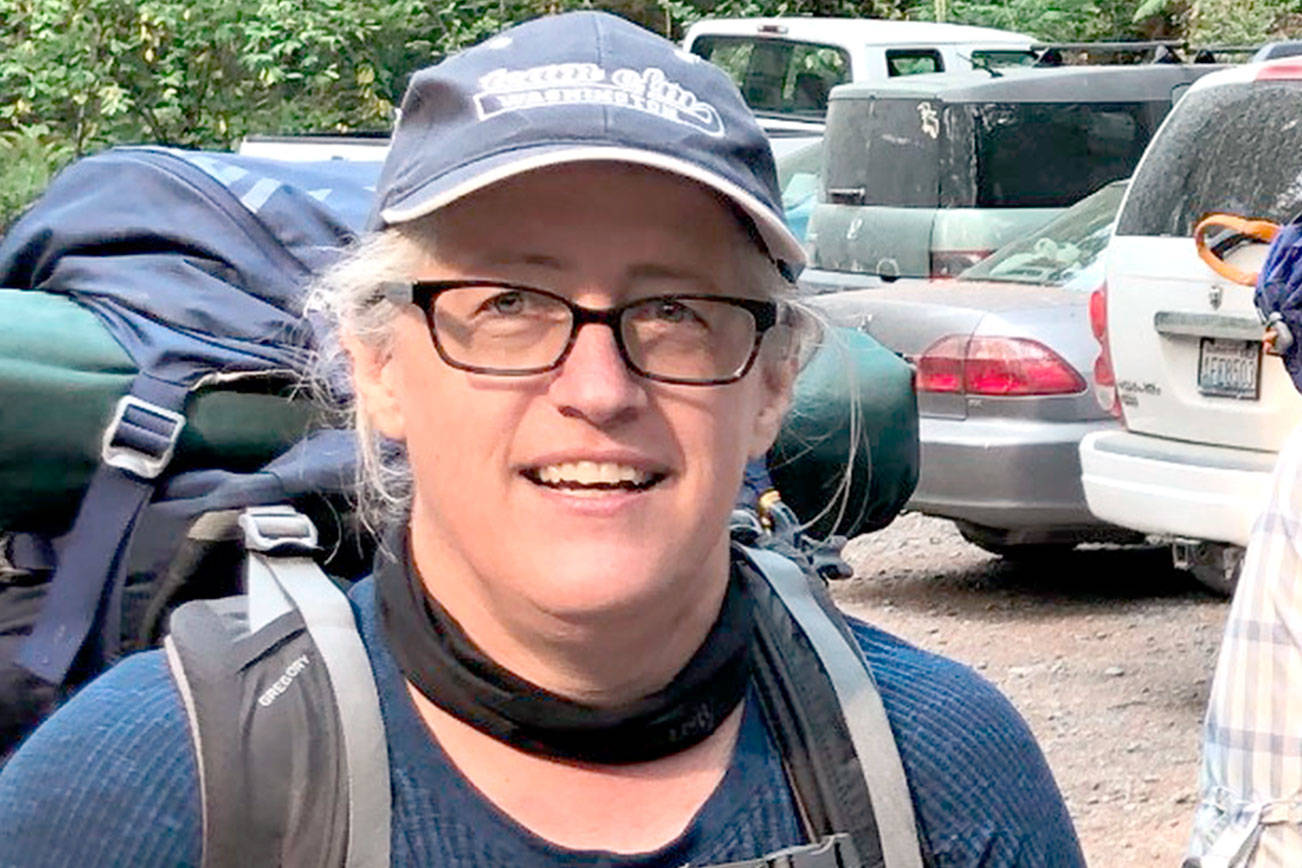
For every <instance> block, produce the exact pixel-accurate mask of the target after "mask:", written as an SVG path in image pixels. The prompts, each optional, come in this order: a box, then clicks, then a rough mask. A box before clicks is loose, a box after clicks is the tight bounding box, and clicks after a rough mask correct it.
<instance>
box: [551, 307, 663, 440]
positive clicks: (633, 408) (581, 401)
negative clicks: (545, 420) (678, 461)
mask: <svg viewBox="0 0 1302 868" xmlns="http://www.w3.org/2000/svg"><path fill="white" fill-rule="evenodd" d="M548 393H549V395H550V396H551V398H552V400H553V402H555V404H556V406H557V409H559V410H560V411H561V413H562V414H564V415H568V416H576V417H581V418H584V419H587V420H588V421H589V422H591V423H593V424H594V425H599V426H603V427H604V426H608V425H611V424H614V423H617V422H621V421H624V420H626V419H627V418H631V417H632V416H634V415H636V414H637V413H638V411H640V410H641V409H642V408H643V407H645V406H646V399H647V395H646V390H645V381H644V380H643V379H642V378H641V377H639V376H638V375H637V374H635V373H633V372H632V371H631V370H629V367H628V365H626V364H625V363H624V357H623V356H622V355H621V354H620V352H619V346H618V345H617V344H616V343H615V334H614V332H613V331H611V329H610V327H609V326H606V325H602V324H597V323H589V324H587V325H584V326H582V327H581V328H580V329H579V332H578V334H577V335H575V337H574V346H573V347H572V348H571V349H570V352H569V355H568V356H566V358H565V362H564V363H563V364H562V365H561V366H560V368H559V369H558V370H557V372H556V375H555V378H554V379H553V380H552V383H551V386H550V388H549V390H548Z"/></svg>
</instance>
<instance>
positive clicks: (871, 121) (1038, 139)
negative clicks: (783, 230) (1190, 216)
mask: <svg viewBox="0 0 1302 868" xmlns="http://www.w3.org/2000/svg"><path fill="white" fill-rule="evenodd" d="M1169 108H1170V105H1169V103H1167V102H1166V101H1165V100H1160V101H1156V102H1125V103H1093V102H1091V103H1047V102H1046V103H1020V102H1019V103H945V102H942V101H940V100H927V99H921V100H919V99H841V100H836V101H834V102H833V103H832V105H831V107H830V108H829V110H828V115H827V132H826V142H827V175H826V182H827V197H828V201H829V202H832V203H839V204H849V205H885V206H894V207H929V208H936V207H942V208H974V207H975V208H1065V207H1067V206H1069V205H1071V204H1073V203H1075V202H1077V201H1079V200H1080V199H1081V198H1083V197H1085V196H1087V195H1089V193H1091V192H1092V191H1094V190H1097V189H1098V188H1099V187H1101V186H1103V185H1104V184H1106V183H1108V182H1109V181H1116V180H1120V179H1121V178H1125V177H1127V176H1128V175H1130V173H1131V172H1132V171H1134V168H1135V165H1136V164H1137V163H1138V162H1139V158H1140V156H1141V155H1142V154H1143V153H1144V148H1145V146H1146V145H1147V144H1148V142H1149V140H1150V139H1151V138H1152V136H1153V133H1154V131H1155V130H1156V129H1157V127H1158V125H1159V124H1160V123H1161V119H1162V117H1163V116H1164V115H1165V114H1166V112H1167V110H1168V109H1169Z"/></svg>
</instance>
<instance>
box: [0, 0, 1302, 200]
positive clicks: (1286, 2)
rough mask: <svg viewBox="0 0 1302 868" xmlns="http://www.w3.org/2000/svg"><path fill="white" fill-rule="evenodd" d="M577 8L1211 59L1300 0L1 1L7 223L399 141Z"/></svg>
mask: <svg viewBox="0 0 1302 868" xmlns="http://www.w3.org/2000/svg"><path fill="white" fill-rule="evenodd" d="M579 8H604V9H609V10H610V11H613V12H615V13H617V14H620V15H623V16H624V17H626V18H630V19H632V20H634V21H637V22H639V23H641V24H643V25H644V26H647V27H649V28H651V29H653V30H656V31H658V32H660V33H662V34H664V35H666V36H669V37H670V38H674V39H678V38H681V36H682V34H683V31H684V30H685V29H686V28H687V26H688V25H690V24H691V23H692V22H694V21H696V20H698V19H700V18H702V17H705V16H707V15H709V16H715V17H721V16H759V15H816V16H845V17H860V16H866V17H880V18H903V17H908V18H919V19H933V18H936V17H937V16H939V17H942V18H944V19H945V20H948V21H957V22H963V23H968V24H984V25H987V26H992V27H1000V28H1004V29H1009V30H1016V31H1020V32H1023V33H1029V34H1031V35H1033V36H1036V37H1039V38H1041V39H1051V40H1084V39H1122V38H1135V37H1145V36H1148V37H1152V36H1163V37H1176V38H1179V37H1182V36H1185V35H1186V34H1187V35H1188V36H1189V37H1190V38H1191V39H1193V40H1195V41H1198V42H1201V43H1208V42H1257V41H1261V40H1263V39H1265V38H1267V37H1268V36H1271V37H1276V38H1278V37H1279V36H1281V35H1283V34H1284V33H1285V32H1286V31H1287V30H1288V29H1289V27H1290V26H1291V27H1296V26H1297V23H1298V21H1299V20H1300V16H1299V13H1302V0H208V2H205V3H202V4H197V3H194V2H193V0H0V158H3V159H4V164H3V165H4V167H3V169H0V186H2V189H0V225H3V224H4V222H5V221H6V220H7V219H9V218H10V217H12V215H13V214H14V213H15V211H16V210H17V209H18V208H19V207H20V206H21V204H22V203H23V202H25V201H27V199H28V198H29V197H30V195H31V194H32V192H33V191H35V190H37V189H39V188H40V187H41V186H42V185H43V184H44V183H45V181H46V180H47V179H48V178H49V176H50V175H51V174H52V173H53V172H54V171H55V170H57V169H58V168H59V167H60V166H62V165H63V164H65V163H66V162H68V161H69V160H71V159H73V158H75V157H76V156H79V155H81V154H85V153H88V152H91V151H94V150H97V149H100V148H102V147H105V146H107V145H110V144H115V143H120V142H141V141H148V142H158V143H164V144H172V145H181V146H193V147H229V146H231V145H234V144H235V143H236V142H238V141H239V140H240V139H241V138H242V137H243V136H244V135H246V134H248V133H251V132H262V133H294V132H307V131H314V132H321V131H332V130H333V131H341V132H342V131H348V130H356V129H368V128H370V129H374V128H384V127H387V126H388V123H389V118H390V116H391V113H392V110H393V106H394V104H395V103H396V102H397V101H398V99H399V98H400V97H401V94H402V90H403V88H404V87H405V86H406V79H407V76H408V75H409V74H410V72H411V71H412V70H414V69H416V68H419V67H421V66H424V65H426V64H428V63H430V62H433V61H434V60H437V59H438V58H439V57H441V56H443V55H445V54H448V53H450V52H453V51H456V50H458V49H460V48H463V47H465V46H467V45H470V44H472V43H475V42H478V41H480V40H481V39H483V38H484V37H486V36H488V35H489V34H492V33H495V32H497V31H498V30H500V29H501V28H503V27H505V26H507V25H509V24H511V23H514V22H518V21H522V20H525V19H528V18H532V17H535V16H537V15H541V14H545V13H549V12H561V11H565V10H569V9H579Z"/></svg>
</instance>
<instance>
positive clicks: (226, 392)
mask: <svg viewBox="0 0 1302 868" xmlns="http://www.w3.org/2000/svg"><path fill="white" fill-rule="evenodd" d="M378 169H379V167H378V164H366V163H344V162H333V163H321V164H313V163H281V162H278V161H271V160H259V159H255V158H249V157H241V156H238V155H234V154H226V153H215V152H195V151H180V150H172V149H166V148H154V147H131V148H114V149H111V150H108V151H106V152H104V153H101V154H98V155H95V156H92V157H89V158H86V159H83V160H81V161H79V162H77V163H75V164H73V165H72V166H70V167H69V168H68V169H66V170H65V171H64V172H62V173H61V174H60V175H59V176H58V177H57V178H56V179H55V180H54V181H53V182H52V183H51V184H50V186H49V188H48V190H47V191H46V192H45V194H44V195H43V196H42V197H41V198H40V199H39V200H38V201H37V202H36V203H35V204H34V205H33V206H32V207H31V208H30V209H29V210H28V211H27V212H26V213H25V214H24V215H23V216H22V217H21V218H20V219H19V220H18V221H17V222H16V223H15V224H14V225H13V226H12V227H11V228H10V229H9V231H8V233H7V234H6V235H5V237H4V238H3V240H2V241H0V286H3V287H6V289H5V290H3V291H0V310H3V311H7V312H8V313H0V323H4V324H5V328H4V330H3V337H0V443H4V444H5V447H6V448H5V449H0V490H3V492H4V496H3V497H0V501H2V502H3V503H2V504H0V532H3V535H0V758H2V757H3V756H4V755H5V754H6V753H7V750H8V749H9V748H11V747H12V746H13V744H15V743H16V741H17V740H18V739H19V738H20V737H21V736H22V735H23V734H24V733H25V732H26V731H28V730H29V729H31V728H32V727H33V726H34V725H35V724H36V723H37V722H39V720H40V719H41V718H42V717H43V716H44V715H46V714H48V713H49V711H50V710H52V708H53V707H54V706H55V705H57V704H58V703H59V702H61V701H62V700H63V699H64V698H66V696H67V695H68V694H69V693H70V692H71V690H73V689H74V688H75V687H76V686H78V685H79V684H81V683H83V682H84V681H86V680H87V679H88V678H90V677H91V676H93V675H95V674H97V673H98V672H99V671H101V670H102V669H104V668H105V667H106V666H107V665H108V664H109V663H111V662H112V661H113V660H114V659H115V658H117V657H118V656H119V655H120V653H121V652H122V651H123V650H130V649H132V648H134V647H142V646H144V645H148V644H150V643H151V642H156V641H157V639H158V634H159V632H161V625H162V623H163V618H164V616H165V614H166V611H167V610H168V609H169V608H171V607H172V606H174V605H175V604H176V603H178V602H180V601H183V600H184V599H187V598H191V597H195V596H206V597H219V596H225V595H227V594H230V593H234V592H237V591H239V590H240V589H241V587H242V586H241V583H240V569H239V565H240V564H241V563H242V558H243V552H242V548H241V545H240V541H239V539H238V537H236V536H232V535H231V534H230V532H229V530H230V528H229V524H230V523H229V522H226V527H225V529H223V522H222V521H221V520H220V518H219V517H217V518H214V517H208V518H205V516H208V515H210V514H211V515H215V516H220V514H223V513H229V511H230V510H235V511H236V512H238V510H239V509H242V508H243V507H246V506H249V505H252V504H264V503H279V502H285V501H289V502H293V503H296V504H297V505H299V507H300V508H302V509H304V510H306V511H308V512H310V513H311V514H312V515H313V516H314V517H316V518H317V519H318V521H319V523H320V524H321V526H322V528H323V529H324V530H326V531H327V532H329V533H330V534H331V535H332V539H331V541H330V545H331V547H332V551H333V553H334V554H335V555H336V557H335V558H334V559H333V562H332V564H331V568H332V572H335V573H337V574H339V575H343V576H349V575H353V576H355V575H358V574H360V573H361V572H362V571H364V570H365V568H366V566H367V565H368V564H369V560H370V558H369V551H368V545H369V543H368V541H366V540H365V539H363V538H359V537H358V536H357V535H356V534H355V533H354V532H352V531H350V530H348V528H350V527H352V523H351V522H349V521H348V520H347V516H346V515H338V513H342V512H346V510H347V500H346V498H344V497H343V496H342V493H343V492H344V491H345V490H346V488H347V486H348V485H349V484H350V483H351V480H352V478H353V476H354V474H353V469H354V464H355V461H356V456H355V449H354V445H353V441H352V435H351V434H350V433H347V432H343V431H331V430H329V429H318V426H320V424H321V421H320V420H319V419H317V418H316V414H315V412H314V411H313V410H311V409H310V402H308V401H307V400H306V399H300V400H297V401H295V400H287V399H286V396H287V395H292V394H293V392H292V390H293V389H294V387H295V386H296V384H297V383H298V382H299V380H300V379H301V376H302V374H303V372H304V370H305V366H306V365H307V364H308V362H309V360H310V359H311V357H312V354H313V353H314V352H315V351H316V350H317V349H318V344H319V342H320V337H319V335H317V334H316V331H315V329H314V328H313V324H312V323H311V322H309V321H308V320H306V319H305V318H304V317H303V316H302V311H301V308H302V292H303V288H304V285H305V282H306V280H307V278H308V277H309V276H310V275H311V274H312V273H313V272H314V271H316V270H317V269H319V268H320V267H321V266H322V265H324V264H325V263H327V262H328V261H329V260H330V259H331V258H332V257H333V256H334V255H335V254H336V252H337V251H338V249H339V248H340V247H341V246H342V245H343V244H345V243H346V242H347V241H348V240H349V239H350V238H352V237H353V235H354V233H355V232H356V231H357V230H358V229H359V228H360V227H361V225H362V224H363V222H364V220H365V217H366V214H367V212H368V209H369V207H370V199H371V191H372V187H373V184H374V179H375V177H376V175H377V174H378ZM52 420H53V421H52ZM217 564H220V565H221V568H220V569H218V568H215V565H217ZM196 575H201V576H203V577H204V578H203V579H202V580H195V578H194V577H195V576H196Z"/></svg>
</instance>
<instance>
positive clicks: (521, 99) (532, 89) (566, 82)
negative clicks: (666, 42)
mask: <svg viewBox="0 0 1302 868" xmlns="http://www.w3.org/2000/svg"><path fill="white" fill-rule="evenodd" d="M479 87H480V91H479V93H477V94H475V111H476V112H477V113H478V115H479V119H480V120H488V119H489V118H492V117H496V116H497V115H500V114H503V113H505V112H513V111H526V110H528V109H538V108H548V107H551V106H558V105H575V104H585V105H604V106H614V107H617V108H626V109H632V110H633V111H639V112H642V113H644V114H649V115H654V116H655V117H659V118H663V119H665V120H668V121H673V122H674V123H678V124H683V125H684V126H689V127H693V128H695V129H697V130H700V131H701V132H703V133H706V134H708V135H711V136H722V135H723V121H722V120H721V119H720V118H719V113H718V112H717V111H716V110H715V108H714V106H712V105H710V104H709V103H707V102H705V101H704V100H701V99H698V98H697V97H696V94H694V93H692V91H690V90H688V89H687V88H685V87H683V86H682V85H680V84H678V83H677V82H675V81H672V80H670V79H669V78H667V77H666V76H665V74H664V72H663V71H662V70H660V69H658V68H656V67H654V66H649V67H647V68H645V69H643V70H642V71H640V72H639V71H637V70H635V69H627V68H621V69H617V70H615V71H613V72H608V71H607V70H605V69H602V68H601V67H600V66H597V65H596V64H595V63H553V64H548V65H546V66H532V67H529V68H527V69H497V70H494V71H493V72H490V73H488V74H487V75H485V76H484V77H482V78H481V79H479Z"/></svg>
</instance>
